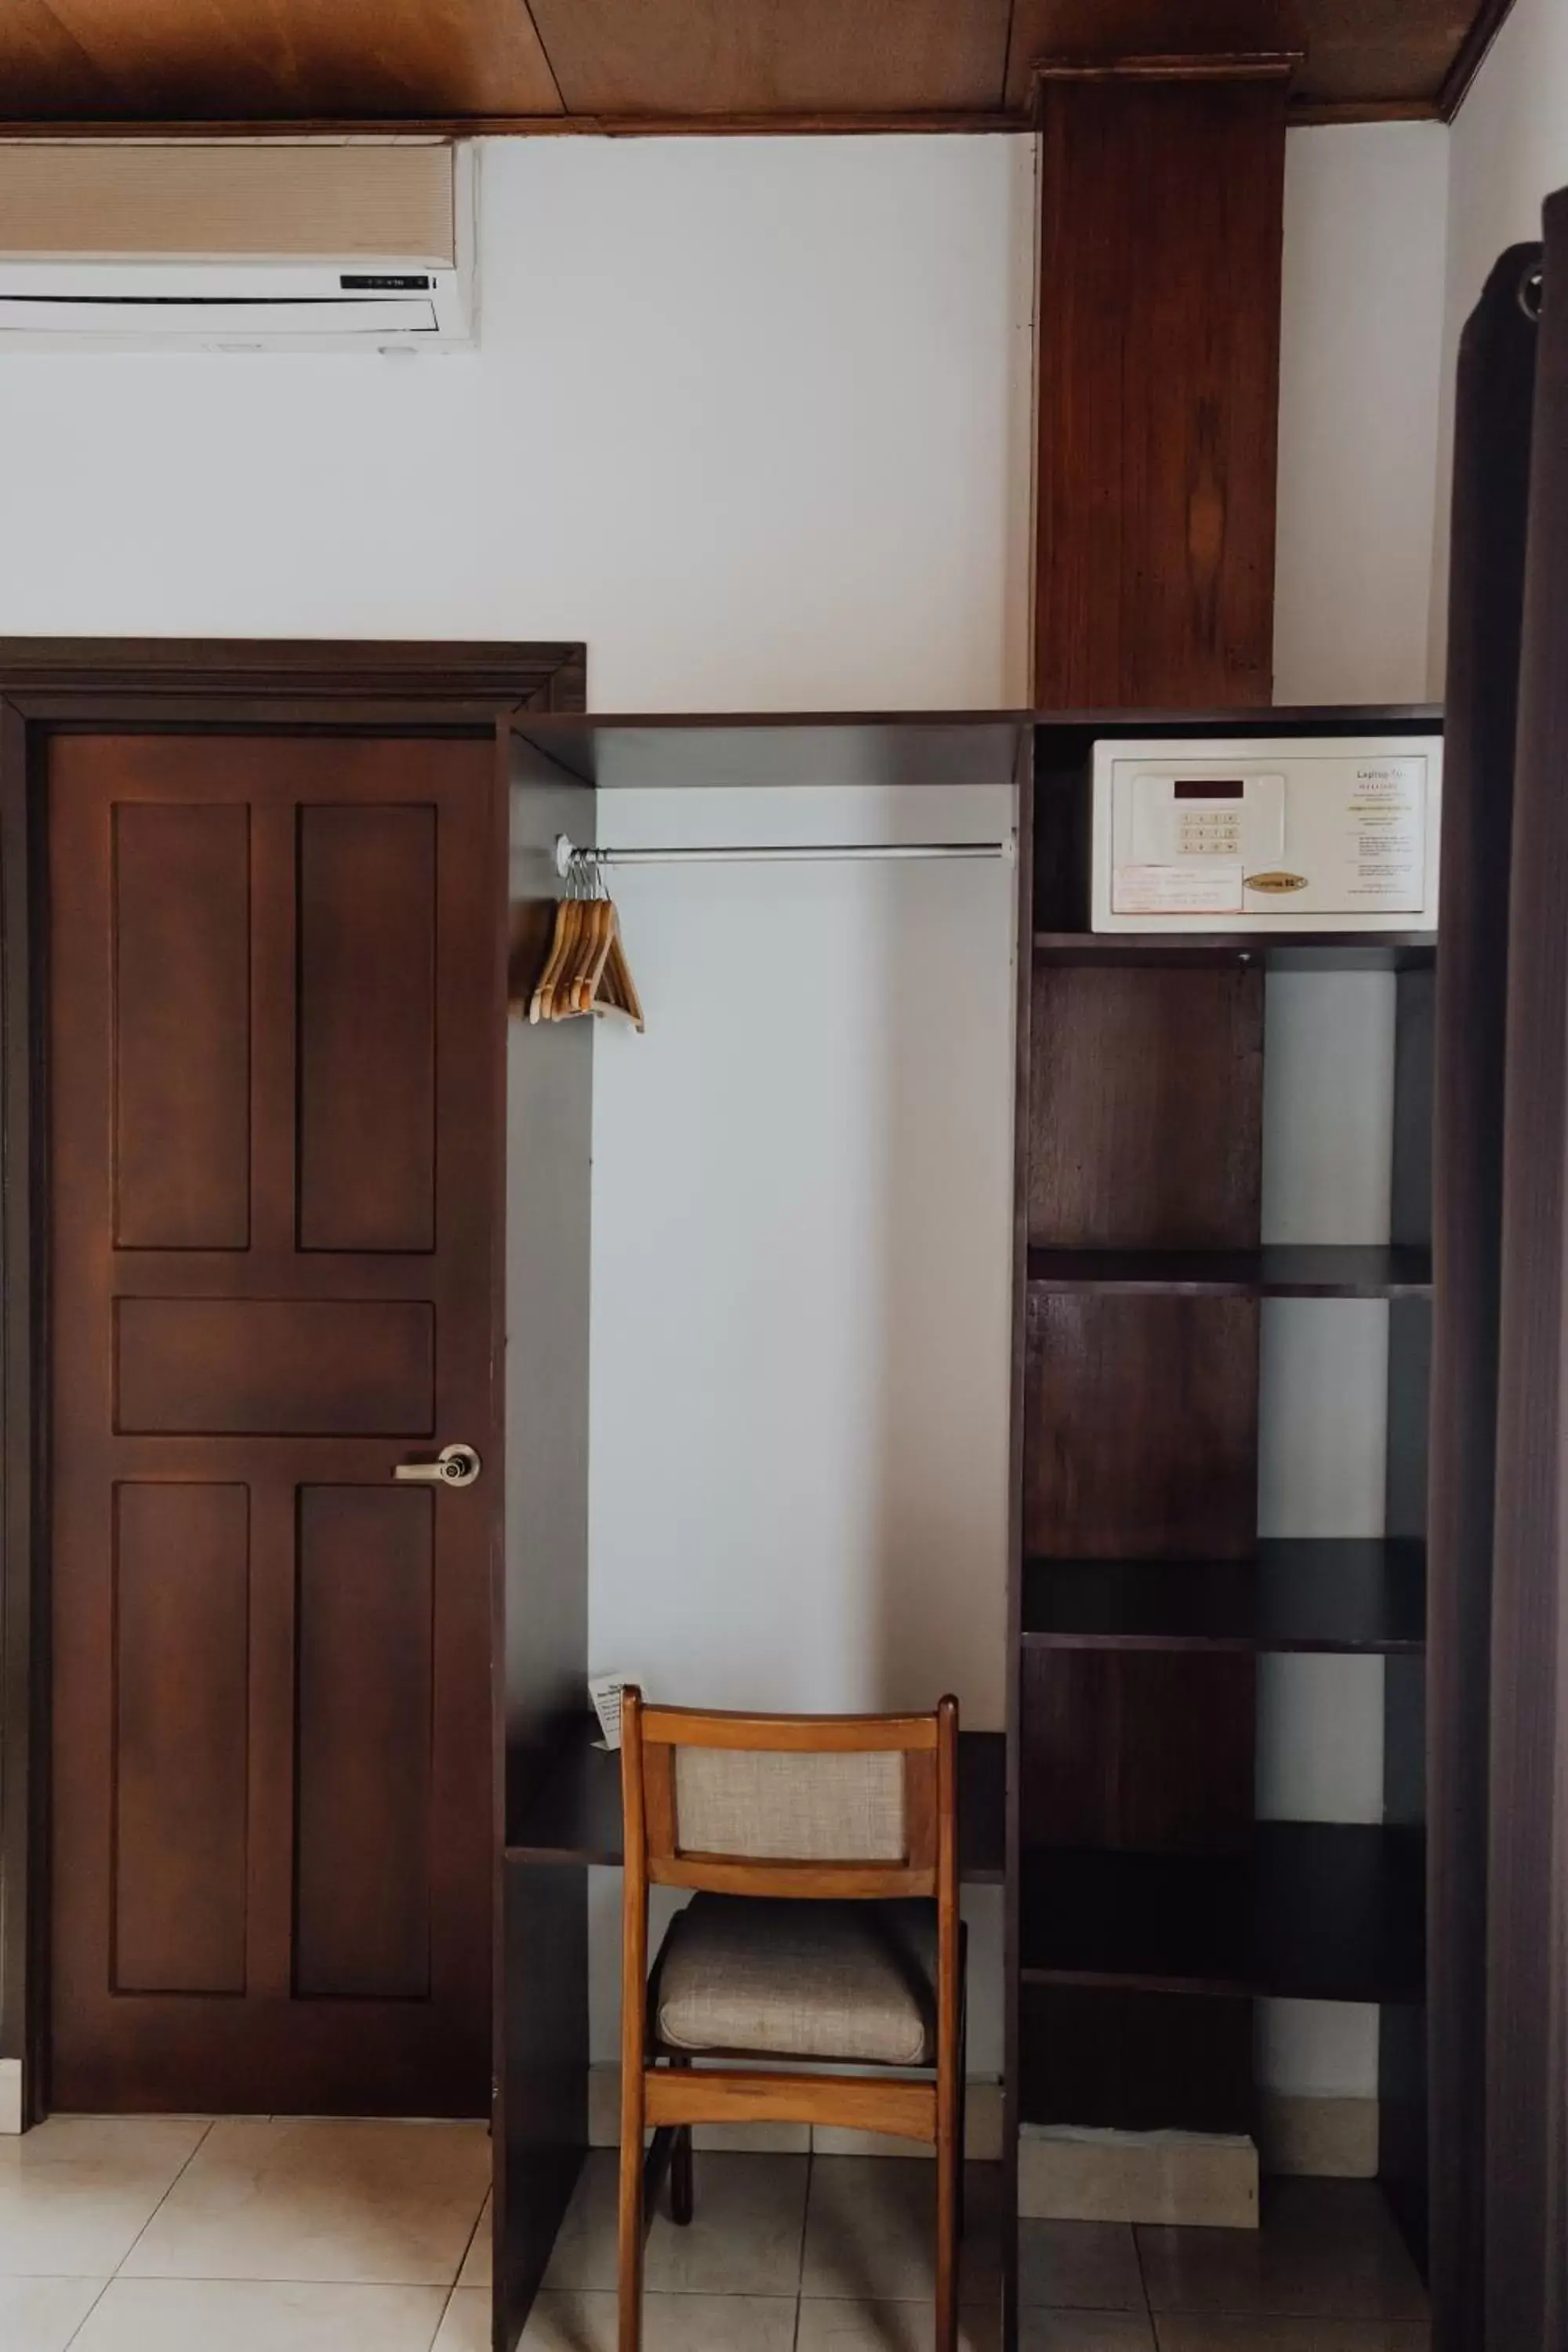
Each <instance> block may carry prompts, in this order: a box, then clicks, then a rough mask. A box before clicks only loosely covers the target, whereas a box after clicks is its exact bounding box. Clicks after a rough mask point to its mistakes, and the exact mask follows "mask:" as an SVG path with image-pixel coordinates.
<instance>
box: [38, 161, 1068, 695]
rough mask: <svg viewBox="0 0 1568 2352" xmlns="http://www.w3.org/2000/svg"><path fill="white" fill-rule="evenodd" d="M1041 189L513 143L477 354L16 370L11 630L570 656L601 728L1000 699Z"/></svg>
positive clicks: (1015, 641) (493, 194)
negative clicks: (562, 649)
mask: <svg viewBox="0 0 1568 2352" xmlns="http://www.w3.org/2000/svg"><path fill="white" fill-rule="evenodd" d="M1032 171H1033V158H1032V152H1031V146H1030V142H1028V141H1027V140H1026V139H995V138H993V139H887V140H881V139H866V140H856V139H825V140H820V141H817V140H774V141H753V140H747V139H741V140H726V139H713V140H692V141H682V140H626V141H615V140H607V141H601V140H593V139H582V140H579V139H542V140H534V141H523V140H511V141H499V142H489V143H487V145H486V146H485V149H484V152H483V158H482V172H481V182H482V188H481V202H482V220H483V227H482V246H483V269H484V287H483V299H484V313H485V315H484V326H483V348H482V350H481V351H480V352H477V353H474V354H472V355H468V354H462V355H454V356H451V357H449V358H437V357H435V356H432V357H430V358H424V359H420V358H415V359H377V358H374V357H363V358H362V357H360V356H359V355H357V354H355V355H351V356H348V357H345V358H331V357H318V358H305V359H300V358H295V357H291V356H290V357H279V356H273V357H266V356H261V357H250V358H247V357H244V356H237V355H217V356H213V357H210V358H209V357H200V356H198V357H192V356H188V355H174V356H170V357H166V358H158V357H155V356H148V355H143V354H140V353H137V354H132V355H128V356H125V357H116V358H99V359H83V358H80V357H77V356H74V355H68V356H65V357H45V356H36V357H31V358H9V359H6V360H5V361H0V632H7V631H18V632H21V631H45V632H59V633H62V634H74V635H92V634H95V633H115V632H119V633H123V634H127V635H182V634H188V635H236V636H244V635H262V636H265V635H274V636H310V635H344V636H353V635H360V636H374V635H384V636H397V635H408V636H434V637H441V636H477V637H483V636H491V637H507V636H519V637H527V636H535V637H584V638H585V639H586V640H587V642H588V645H589V648H590V652H589V679H590V691H591V693H592V696H593V699H594V701H595V705H596V706H597V707H598V708H600V709H623V710H638V709H647V710H659V709H672V708H680V707H682V706H684V707H686V708H689V709H690V708H697V709H704V708H706V709H713V708H720V709H722V708H729V709H747V708H761V709H772V708H787V707H790V706H792V705H793V706H796V707H798V706H800V705H802V704H810V703H812V702H816V703H817V704H819V705H823V706H827V707H833V706H847V707H854V706H855V705H857V704H859V705H862V706H864V705H867V704H872V705H877V704H879V705H881V706H883V707H889V708H899V707H900V706H910V707H918V706H921V705H942V704H946V705H948V706H950V707H957V706H963V705H965V704H992V703H1005V702H1009V701H1012V702H1016V701H1018V700H1020V699H1022V698H1024V693H1025V685H1026V653H1025V646H1026V628H1027V613H1026V557H1027V536H1028V527H1029V519H1028V509H1027V492H1026V488H1021V486H1024V485H1026V483H1027V478H1028V475H1027V437H1028V422H1029V384H1030V344H1031V316H1032V300H1031V289H1030V283H1029V280H1030V275H1031V269H1030V259H1029V257H1030V252H1031V249H1032V236H1033V226H1032V224H1033V213H1034V206H1033V200H1032V194H1031V180H1032Z"/></svg>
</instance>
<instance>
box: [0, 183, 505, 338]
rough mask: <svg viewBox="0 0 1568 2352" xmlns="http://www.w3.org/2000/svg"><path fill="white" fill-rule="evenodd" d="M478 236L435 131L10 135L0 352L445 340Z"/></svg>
mask: <svg viewBox="0 0 1568 2352" xmlns="http://www.w3.org/2000/svg"><path fill="white" fill-rule="evenodd" d="M473 246H474V179H473V159H472V153H471V151H470V150H469V149H468V148H466V147H463V146H456V145H453V144H451V143H450V142H447V141H441V140H428V141H415V140H409V141H397V142H374V141H363V142H354V141H344V142H328V141H314V140H291V141H285V140H279V141H258V142H243V143H242V142H215V141H206V140H189V141H181V142H178V143H174V142H152V141H146V142H139V141H131V140H127V141H122V142H116V141H109V140H91V141H84V140H47V139H41V140H14V141H6V142H0V354H3V353H4V352H8V351H16V350H24V351H32V350H52V351H60V350H69V351H92V350H121V351H123V350H137V351H170V350H176V351H177V350H188V351H193V350H194V351H246V352H251V351H366V350H369V351H429V350H440V349H442V348H450V347H451V346H453V345H461V344H464V343H468V342H471V341H472V340H473V333H474V265H473Z"/></svg>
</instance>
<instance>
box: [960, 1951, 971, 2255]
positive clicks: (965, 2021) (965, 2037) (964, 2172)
mask: <svg viewBox="0 0 1568 2352" xmlns="http://www.w3.org/2000/svg"><path fill="white" fill-rule="evenodd" d="M968 2179H969V1989H968V1986H967V1985H965V1987H964V1990H963V1996H962V1998H961V1999H960V2001H959V2005H958V2238H959V2243H960V2244H961V2245H962V2244H963V2239H964V2236H965V2234H966V2232H967V2229H968V2215H967V2206H966V2201H965V2193H964V2192H965V2189H966V2186H967V2183H968Z"/></svg>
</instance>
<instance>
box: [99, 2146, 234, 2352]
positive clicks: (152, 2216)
mask: <svg viewBox="0 0 1568 2352" xmlns="http://www.w3.org/2000/svg"><path fill="white" fill-rule="evenodd" d="M212 2127H213V2119H212V2117H211V2116H208V2117H207V2119H206V2121H205V2124H204V2125H203V2126H202V2127H201V2130H200V2132H199V2133H198V2134H197V2136H196V2139H195V2146H194V2147H192V2149H191V2152H190V2155H189V2156H187V2157H186V2158H185V2161H184V2164H182V2165H181V2167H180V2168H179V2170H178V2171H177V2172H176V2173H175V2175H174V2179H173V2180H171V2181H170V2183H169V2186H168V2187H167V2189H164V2191H163V2195H162V2197H160V2198H159V2200H158V2202H157V2203H156V2205H154V2206H153V2210H152V2211H151V2213H149V2214H148V2216H147V2219H146V2220H145V2221H143V2222H142V2227H141V2228H140V2229H139V2230H138V2231H137V2232H136V2235H135V2236H134V2237H133V2238H132V2241H131V2243H130V2244H129V2245H128V2246H127V2247H126V2249H125V2252H123V2253H122V2254H121V2257H120V2260H119V2261H118V2263H116V2264H115V2266H114V2268H113V2270H112V2271H111V2272H110V2274H109V2276H108V2277H107V2278H106V2279H105V2280H104V2282H103V2284H102V2285H101V2286H100V2288H99V2290H98V2293H97V2294H95V2295H94V2296H93V2298H92V2301H91V2302H90V2303H89V2305H88V2307H87V2309H86V2310H85V2311H84V2312H83V2313H82V2315H81V2317H80V2318H79V2320H78V2322H77V2324H76V2326H74V2327H73V2328H72V2330H71V2332H70V2334H69V2335H68V2336H67V2338H66V2352H70V2347H71V2346H72V2345H73V2344H74V2343H75V2342H76V2340H77V2338H78V2336H79V2335H80V2334H81V2331H82V2329H83V2328H84V2327H85V2326H87V2323H88V2321H89V2319H90V2318H91V2317H92V2315H93V2313H94V2312H95V2311H96V2310H97V2309H98V2306H99V2305H100V2303H101V2302H102V2301H103V2298H104V2296H105V2295H106V2294H108V2293H109V2290H110V2287H111V2286H112V2285H113V2284H114V2282H115V2280H116V2279H117V2278H118V2277H119V2276H120V2274H121V2271H123V2269H124V2268H125V2265H126V2263H128V2262H129V2261H130V2260H131V2257H132V2254H133V2253H134V2252H136V2249H137V2247H138V2246H139V2245H140V2244H141V2243H142V2239H143V2238H144V2237H145V2236H146V2235H147V2232H148V2231H149V2230H150V2229H151V2228H152V2226H153V2222H154V2221H156V2220H157V2218H158V2216H159V2214H160V2213H161V2212H162V2211H163V2208H164V2206H165V2205H166V2204H167V2203H168V2201H169V2200H170V2198H171V2197H172V2196H173V2195H174V2190H175V2189H176V2188H177V2187H178V2185H179V2183H180V2182H181V2181H182V2180H183V2179H184V2177H185V2174H186V2171H187V2170H188V2169H189V2168H190V2166H191V2164H192V2162H193V2161H194V2160H195V2154H196V2150H197V2148H199V2147H202V2146H204V2144H205V2140H206V2137H207V2134H208V2133H209V2132H210V2131H211V2129H212Z"/></svg>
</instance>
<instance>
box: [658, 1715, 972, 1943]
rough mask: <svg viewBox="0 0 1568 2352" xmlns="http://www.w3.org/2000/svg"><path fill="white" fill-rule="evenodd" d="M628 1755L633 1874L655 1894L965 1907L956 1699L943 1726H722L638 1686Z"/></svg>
mask: <svg viewBox="0 0 1568 2352" xmlns="http://www.w3.org/2000/svg"><path fill="white" fill-rule="evenodd" d="M621 1748H622V1755H621V1786H622V1795H623V1801H624V1809H625V1814H626V1861H627V1865H628V1868H629V1869H630V1870H632V1871H633V1872H634V1873H636V1874H637V1875H638V1876H646V1878H647V1881H649V1882H651V1883H652V1884H653V1885H662V1886H683V1887H695V1888H699V1889H706V1890H708V1891H710V1892H712V1893H716V1894H725V1895H803V1896H837V1897H840V1898H842V1897H867V1898H875V1897H883V1896H889V1895H943V1894H944V1893H945V1894H947V1895H951V1896H952V1899H954V1900H956V1889H957V1883H958V1793H957V1771H958V1702H957V1700H956V1699H952V1698H944V1699H943V1700H942V1702H941V1704H940V1705H939V1706H938V1707H937V1708H936V1710H935V1712H934V1713H932V1714H931V1715H803V1716H781V1715H710V1714H705V1713H701V1712H700V1711H698V1710H697V1709H695V1708H690V1707H673V1706H644V1705H643V1703H642V1695H641V1693H640V1691H638V1690H637V1689H636V1688H635V1687H628V1688H627V1689H626V1691H625V1692H623V1694H622V1700H621ZM639 1864H640V1868H639Z"/></svg>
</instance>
